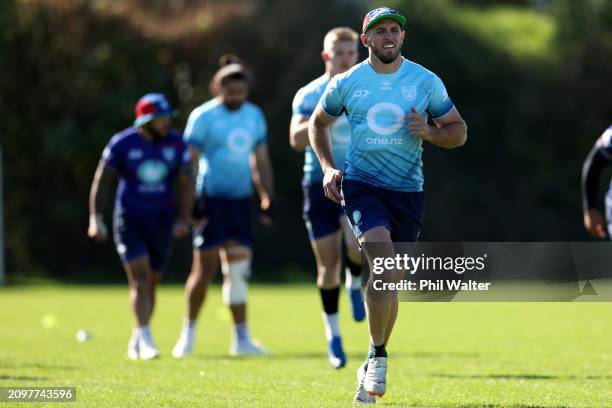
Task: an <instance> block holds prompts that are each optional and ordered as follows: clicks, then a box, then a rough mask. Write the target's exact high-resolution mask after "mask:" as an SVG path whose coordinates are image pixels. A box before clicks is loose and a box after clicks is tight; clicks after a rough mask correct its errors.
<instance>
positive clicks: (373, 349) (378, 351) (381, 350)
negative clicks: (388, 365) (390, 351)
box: [368, 344, 387, 358]
mask: <svg viewBox="0 0 612 408" xmlns="http://www.w3.org/2000/svg"><path fill="white" fill-rule="evenodd" d="M374 357H387V350H385V345H384V344H381V345H380V346H375V345H374V344H371V345H370V355H369V356H368V358H374Z"/></svg>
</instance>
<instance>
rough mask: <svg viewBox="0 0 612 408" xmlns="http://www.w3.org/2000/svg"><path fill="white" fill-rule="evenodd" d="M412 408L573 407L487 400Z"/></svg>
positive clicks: (414, 404)
mask: <svg viewBox="0 0 612 408" xmlns="http://www.w3.org/2000/svg"><path fill="white" fill-rule="evenodd" d="M385 406H391V407H406V404H405V403H401V404H399V403H390V404H389V403H387V404H385ZM408 406H409V407H411V408H413V407H414V408H571V407H569V406H567V405H533V404H512V405H508V404H488V403H486V402H474V403H468V404H455V403H442V404H439V403H438V404H422V403H418V402H417V403H411V404H409V405H408Z"/></svg>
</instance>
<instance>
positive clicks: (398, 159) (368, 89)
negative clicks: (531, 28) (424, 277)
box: [309, 7, 467, 402]
mask: <svg viewBox="0 0 612 408" xmlns="http://www.w3.org/2000/svg"><path fill="white" fill-rule="evenodd" d="M405 23H406V19H405V17H404V16H402V15H400V14H399V13H398V12H397V11H395V10H391V9H389V8H386V7H383V8H378V9H375V10H372V11H370V12H369V13H368V14H367V15H366V16H365V18H364V21H363V31H362V34H361V42H362V43H363V45H364V46H365V47H367V48H368V50H369V57H368V58H367V59H366V60H365V61H363V62H361V63H360V64H357V65H356V66H355V67H354V68H352V69H351V70H349V71H348V72H346V73H344V74H340V75H337V76H336V77H334V79H332V81H331V82H330V83H329V85H328V86H327V88H326V89H325V92H324V93H323V96H322V97H321V101H320V103H319V105H318V106H317V108H316V109H315V112H314V114H313V115H312V117H311V119H310V124H309V137H310V144H311V146H312V147H313V148H314V150H315V152H316V153H317V157H318V158H319V160H320V162H321V167H322V169H323V174H324V178H323V188H324V191H325V195H326V196H327V197H328V198H329V199H331V200H333V201H336V202H341V201H343V207H344V210H345V212H346V215H347V217H348V218H349V221H350V222H351V226H352V228H353V232H354V233H355V236H357V238H358V240H359V242H360V243H362V244H364V243H368V242H387V243H392V242H415V241H416V240H417V238H418V235H419V231H420V228H421V219H422V216H423V206H424V203H423V172H422V162H421V151H422V147H421V144H422V142H423V141H426V142H429V143H432V144H434V145H437V146H441V147H445V148H454V147H458V146H461V145H463V144H464V143H465V141H466V132H467V128H466V125H465V122H464V121H463V119H462V118H461V116H460V115H459V112H458V111H457V110H456V108H455V107H454V105H453V103H452V101H451V100H450V98H449V96H448V94H447V92H446V89H445V87H444V84H443V83H442V81H441V80H440V78H438V76H436V75H435V74H434V73H433V72H431V71H429V70H427V69H425V68H423V67H422V66H420V65H418V64H416V63H414V62H412V61H409V60H407V59H405V58H403V57H402V55H401V47H402V43H403V41H404V35H405V32H404V25H405ZM343 112H344V113H346V115H347V117H348V120H349V123H350V125H351V143H350V145H349V147H348V152H347V155H346V162H345V166H344V169H343V171H342V172H341V171H340V168H339V166H338V164H337V163H335V161H334V158H333V155H332V151H331V148H330V143H329V136H328V130H327V129H328V128H329V127H330V126H331V125H332V123H333V122H334V120H335V119H336V118H337V117H338V116H339V115H341V114H342V113H343ZM428 118H431V119H432V121H433V123H434V124H435V126H430V125H429V124H428ZM341 181H342V187H341V191H342V195H341V191H340V188H339V184H340V182H341ZM342 197H343V198H344V199H343V200H342ZM364 248H365V250H366V251H365V252H366V253H365V255H366V257H367V258H368V261H369V262H370V263H371V262H372V254H370V253H368V250H367V247H364ZM399 279H401V271H396V273H395V276H394V280H399ZM370 280H371V277H370ZM366 310H367V314H368V323H369V329H370V342H371V347H370V353H369V355H368V359H367V364H364V365H362V366H361V367H360V368H359V370H358V378H359V380H360V381H359V385H358V389H357V393H356V395H355V401H356V402H372V401H371V398H372V397H373V396H377V395H378V396H381V395H384V393H385V391H386V373H387V352H386V350H385V346H386V344H387V343H388V341H389V337H390V335H391V331H392V329H393V325H394V323H395V319H396V316H397V310H398V303H397V297H395V299H391V300H390V301H388V302H373V301H372V299H369V297H368V296H367V295H366Z"/></svg>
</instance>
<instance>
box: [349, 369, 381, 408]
mask: <svg viewBox="0 0 612 408" xmlns="http://www.w3.org/2000/svg"><path fill="white" fill-rule="evenodd" d="M365 368H366V363H363V364H361V365H360V366H359V368H358V369H357V391H355V398H354V399H353V404H376V397H374V396H372V395H368V393H367V392H366V391H365V390H364V389H363V380H364V379H365V375H366V370H365Z"/></svg>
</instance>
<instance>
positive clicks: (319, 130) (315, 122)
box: [308, 104, 336, 173]
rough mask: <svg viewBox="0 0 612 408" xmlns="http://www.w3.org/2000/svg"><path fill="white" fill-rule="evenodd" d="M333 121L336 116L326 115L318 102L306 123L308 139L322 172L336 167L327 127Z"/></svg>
mask: <svg viewBox="0 0 612 408" xmlns="http://www.w3.org/2000/svg"><path fill="white" fill-rule="evenodd" d="M335 121H336V118H335V117H333V116H330V115H328V114H327V113H326V112H325V111H324V110H323V108H322V107H321V105H320V104H319V105H317V107H316V109H315V111H314V113H313V114H312V116H311V117H310V121H309V123H308V139H309V141H310V145H311V146H312V148H313V149H314V151H315V153H316V154H317V157H318V158H319V162H321V168H322V169H323V173H325V171H326V169H327V168H328V167H329V168H333V169H335V168H336V164H335V163H334V158H333V156H332V150H331V142H330V137H329V127H330V126H331V125H332V123H334V122H335Z"/></svg>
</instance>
